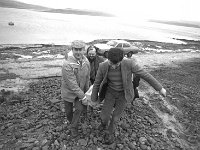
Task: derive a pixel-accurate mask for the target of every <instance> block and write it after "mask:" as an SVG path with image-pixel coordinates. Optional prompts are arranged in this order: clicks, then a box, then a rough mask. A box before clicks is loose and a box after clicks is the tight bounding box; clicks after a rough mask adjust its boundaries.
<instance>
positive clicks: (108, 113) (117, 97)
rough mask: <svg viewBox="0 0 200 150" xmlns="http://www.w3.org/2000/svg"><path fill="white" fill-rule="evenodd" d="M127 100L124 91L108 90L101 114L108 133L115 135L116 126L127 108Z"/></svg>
mask: <svg viewBox="0 0 200 150" xmlns="http://www.w3.org/2000/svg"><path fill="white" fill-rule="evenodd" d="M126 103H127V101H126V99H125V93H124V91H121V92H119V91H115V90H113V89H111V88H110V87H108V88H107V91H106V95H105V100H104V103H103V106H102V110H101V113H100V117H101V121H102V124H104V125H105V126H107V129H106V130H107V131H108V132H109V133H110V134H113V133H114V131H115V124H116V122H117V120H118V119H119V118H120V117H121V114H122V112H123V110H124V108H125V107H126Z"/></svg>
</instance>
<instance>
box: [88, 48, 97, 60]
mask: <svg viewBox="0 0 200 150" xmlns="http://www.w3.org/2000/svg"><path fill="white" fill-rule="evenodd" d="M95 56H96V50H95V49H91V50H89V52H88V58H89V60H94V58H95Z"/></svg>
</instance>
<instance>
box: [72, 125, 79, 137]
mask: <svg viewBox="0 0 200 150" xmlns="http://www.w3.org/2000/svg"><path fill="white" fill-rule="evenodd" d="M70 131H71V136H72V137H74V138H75V137H77V136H78V128H75V127H72V128H71V129H70Z"/></svg>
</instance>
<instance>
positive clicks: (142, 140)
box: [139, 137, 147, 144]
mask: <svg viewBox="0 0 200 150" xmlns="http://www.w3.org/2000/svg"><path fill="white" fill-rule="evenodd" d="M146 141H147V139H146V138H145V137H140V138H139V142H140V143H141V144H145V142H146Z"/></svg>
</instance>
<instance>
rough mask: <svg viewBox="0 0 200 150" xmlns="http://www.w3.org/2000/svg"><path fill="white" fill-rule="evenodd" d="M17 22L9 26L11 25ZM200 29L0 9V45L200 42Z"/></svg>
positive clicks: (107, 18) (108, 18)
mask: <svg viewBox="0 0 200 150" xmlns="http://www.w3.org/2000/svg"><path fill="white" fill-rule="evenodd" d="M10 21H12V22H14V26H9V25H8V22H10ZM199 35H200V31H199V30H198V29H197V28H189V27H181V26H173V25H164V24H158V23H152V22H151V23H150V22H145V21H138V20H134V18H133V19H132V20H131V19H129V20H125V19H121V18H114V17H97V16H84V15H73V14H59V13H44V12H35V11H29V10H22V9H21V10H20V9H12V8H0V44H35V43H37V44H38V43H48V44H49V43H54V44H68V43H69V42H71V41H72V40H74V39H82V40H84V41H86V42H87V41H92V40H94V39H110V38H120V39H132V40H157V41H166V42H177V41H174V40H172V39H171V38H186V39H198V38H199V39H200V37H199Z"/></svg>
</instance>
